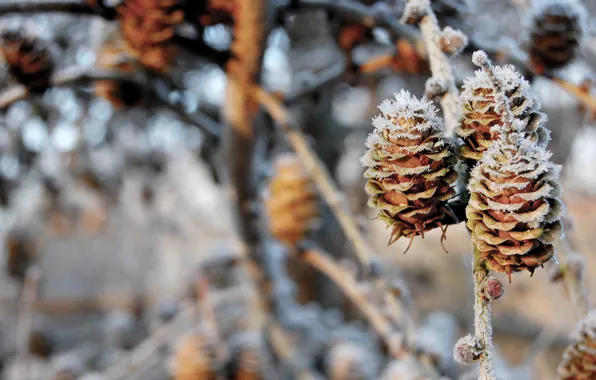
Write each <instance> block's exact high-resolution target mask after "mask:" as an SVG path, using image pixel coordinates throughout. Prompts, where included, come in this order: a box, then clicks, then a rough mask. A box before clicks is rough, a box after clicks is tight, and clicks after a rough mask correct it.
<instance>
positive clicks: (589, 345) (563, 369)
mask: <svg viewBox="0 0 596 380" xmlns="http://www.w3.org/2000/svg"><path fill="white" fill-rule="evenodd" d="M571 337H572V339H573V340H574V343H572V344H570V345H569V346H568V347H567V349H566V350H565V352H564V353H563V360H562V361H561V364H559V367H558V368H557V371H558V373H559V379H560V380H591V379H594V378H596V310H591V311H590V312H589V313H588V315H587V316H586V317H584V319H582V320H581V321H580V322H579V323H578V325H577V327H576V330H575V331H574V333H573V334H572V336H571Z"/></svg>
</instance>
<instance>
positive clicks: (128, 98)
mask: <svg viewBox="0 0 596 380" xmlns="http://www.w3.org/2000/svg"><path fill="white" fill-rule="evenodd" d="M136 63H137V61H136V59H134V58H133V57H131V56H130V55H129V54H128V53H127V52H126V50H125V47H124V46H123V45H122V44H121V43H118V42H116V43H109V44H106V45H104V46H103V47H102V49H101V50H100V51H99V53H98V57H97V66H98V67H100V68H102V69H107V70H118V71H122V72H125V73H133V72H134V71H135V68H136ZM95 94H96V95H97V96H99V97H102V98H105V99H107V100H108V101H109V102H110V103H112V105H113V106H114V107H115V108H117V109H121V108H124V107H130V106H134V105H136V104H138V103H139V102H140V101H141V99H142V97H143V89H142V87H141V86H140V85H139V84H138V83H135V82H132V81H116V80H100V81H96V82H95Z"/></svg>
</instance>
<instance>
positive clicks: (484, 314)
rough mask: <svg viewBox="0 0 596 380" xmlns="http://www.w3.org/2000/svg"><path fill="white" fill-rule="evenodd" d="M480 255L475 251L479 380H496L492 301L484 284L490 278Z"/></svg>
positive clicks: (475, 322)
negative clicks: (493, 355)
mask: <svg viewBox="0 0 596 380" xmlns="http://www.w3.org/2000/svg"><path fill="white" fill-rule="evenodd" d="M482 261H483V260H482V259H481V258H480V256H479V254H478V253H477V252H476V251H474V269H473V276H474V335H475V337H476V339H478V341H479V342H480V345H481V349H482V354H481V356H480V359H479V360H480V377H479V380H494V379H495V374H494V370H493V363H492V351H493V342H492V333H493V330H492V324H491V314H492V307H491V303H490V302H491V301H490V300H489V299H488V298H487V297H486V296H485V295H484V292H483V291H482V284H483V283H484V281H485V280H486V279H487V278H488V270H487V269H486V268H485V266H484V264H483V263H482Z"/></svg>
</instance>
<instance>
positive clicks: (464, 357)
mask: <svg viewBox="0 0 596 380" xmlns="http://www.w3.org/2000/svg"><path fill="white" fill-rule="evenodd" d="M483 351H484V350H483V349H482V345H481V344H480V341H479V340H478V339H476V338H475V337H473V336H472V335H470V334H468V335H466V336H464V337H462V338H459V340H458V341H457V342H456V343H455V347H453V359H454V360H455V361H456V362H458V363H460V364H463V365H470V364H472V363H474V362H476V361H478V359H480V356H482V353H483Z"/></svg>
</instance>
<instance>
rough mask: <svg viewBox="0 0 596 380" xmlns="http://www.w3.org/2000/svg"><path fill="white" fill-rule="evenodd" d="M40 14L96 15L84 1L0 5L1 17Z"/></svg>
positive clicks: (41, 0)
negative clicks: (18, 14) (14, 14)
mask: <svg viewBox="0 0 596 380" xmlns="http://www.w3.org/2000/svg"><path fill="white" fill-rule="evenodd" d="M39 12H68V13H77V14H79V13H83V14H93V13H94V12H93V10H92V9H91V7H89V5H87V4H86V3H85V1H83V0H29V1H23V0H9V1H6V0H4V1H3V2H2V3H0V15H3V14H7V13H39Z"/></svg>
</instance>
